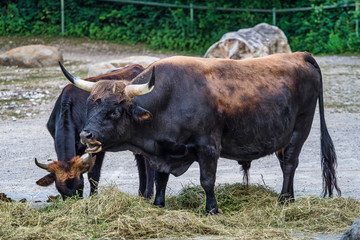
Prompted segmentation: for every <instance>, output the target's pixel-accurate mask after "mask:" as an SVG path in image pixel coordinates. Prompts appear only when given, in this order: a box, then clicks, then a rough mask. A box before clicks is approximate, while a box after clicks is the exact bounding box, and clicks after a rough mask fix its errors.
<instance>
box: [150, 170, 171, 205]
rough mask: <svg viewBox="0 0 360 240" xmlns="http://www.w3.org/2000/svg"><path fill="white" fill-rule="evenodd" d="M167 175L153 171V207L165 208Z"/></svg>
mask: <svg viewBox="0 0 360 240" xmlns="http://www.w3.org/2000/svg"><path fill="white" fill-rule="evenodd" d="M169 175H170V174H169V173H162V172H157V171H155V186H156V195H155V201H154V205H156V206H159V207H164V206H165V190H166V185H167V182H168V181H169Z"/></svg>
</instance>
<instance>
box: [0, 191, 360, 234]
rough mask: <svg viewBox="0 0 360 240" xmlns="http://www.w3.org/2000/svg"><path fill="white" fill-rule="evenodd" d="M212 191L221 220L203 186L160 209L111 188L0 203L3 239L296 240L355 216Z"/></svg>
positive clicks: (310, 202) (339, 209) (329, 205)
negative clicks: (37, 202) (76, 196)
mask: <svg viewBox="0 0 360 240" xmlns="http://www.w3.org/2000/svg"><path fill="white" fill-rule="evenodd" d="M216 192H217V198H218V202H219V205H220V208H221V209H222V210H223V211H224V214H219V215H217V216H207V217H206V216H204V214H203V211H204V209H205V205H204V193H203V191H202V190H201V188H200V187H188V188H185V189H184V190H183V192H181V193H180V194H179V195H178V196H171V197H169V198H168V199H167V207H166V208H163V209H160V208H156V207H154V206H152V204H150V203H149V202H146V201H144V200H142V199H141V198H138V197H135V196H131V195H128V194H125V193H122V192H120V191H119V190H117V189H116V187H114V186H110V187H107V188H105V189H103V190H102V192H101V194H100V195H98V196H94V197H89V198H86V199H81V200H67V201H65V202H63V201H55V202H54V203H52V204H51V205H49V206H46V207H41V208H35V207H33V205H32V204H31V203H19V202H17V203H11V202H0V239H97V238H101V239H148V238H191V237H199V236H209V237H214V238H217V237H220V236H221V238H231V239H232V238H236V239H293V238H294V235H292V233H298V232H305V233H306V232H313V233H328V232H340V231H344V230H346V229H347V228H348V227H349V226H350V225H351V224H352V222H353V220H354V219H356V218H357V217H358V215H359V212H360V211H359V210H360V202H358V201H356V200H353V199H350V198H326V199H324V198H320V197H306V198H299V199H297V200H296V201H295V203H292V204H287V205H280V204H278V203H277V194H276V193H275V192H273V191H272V190H270V189H268V188H265V187H263V186H249V187H246V186H244V185H241V184H234V185H222V186H219V187H217V189H216Z"/></svg>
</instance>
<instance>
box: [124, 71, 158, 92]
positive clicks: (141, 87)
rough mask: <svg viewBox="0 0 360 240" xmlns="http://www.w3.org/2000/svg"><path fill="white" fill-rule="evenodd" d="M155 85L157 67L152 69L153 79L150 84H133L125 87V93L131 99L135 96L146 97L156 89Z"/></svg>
mask: <svg viewBox="0 0 360 240" xmlns="http://www.w3.org/2000/svg"><path fill="white" fill-rule="evenodd" d="M154 84H155V66H153V68H152V72H151V78H150V81H149V82H148V83H145V84H131V85H127V86H126V87H125V93H126V95H128V96H129V97H130V98H133V97H135V96H139V95H144V94H147V93H149V92H151V91H152V90H153V89H154Z"/></svg>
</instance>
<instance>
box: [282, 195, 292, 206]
mask: <svg viewBox="0 0 360 240" xmlns="http://www.w3.org/2000/svg"><path fill="white" fill-rule="evenodd" d="M278 201H279V203H281V204H283V205H284V204H288V203H292V202H294V201H295V198H294V196H292V195H290V194H281V195H280V196H279V199H278Z"/></svg>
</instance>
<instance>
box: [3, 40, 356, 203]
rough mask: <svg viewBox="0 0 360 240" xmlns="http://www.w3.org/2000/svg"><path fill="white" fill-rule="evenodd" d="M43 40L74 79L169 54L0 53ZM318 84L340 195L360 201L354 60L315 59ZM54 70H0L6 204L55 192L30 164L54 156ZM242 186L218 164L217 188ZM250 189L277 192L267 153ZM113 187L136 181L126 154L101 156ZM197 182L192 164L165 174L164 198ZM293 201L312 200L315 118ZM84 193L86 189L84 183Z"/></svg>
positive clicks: (225, 163) (103, 46) (113, 47)
mask: <svg viewBox="0 0 360 240" xmlns="http://www.w3.org/2000/svg"><path fill="white" fill-rule="evenodd" d="M25 43H26V44H35V43H40V44H44V43H47V44H49V45H53V46H57V47H59V48H60V50H61V51H62V52H63V56H64V60H65V64H66V66H69V67H68V68H69V69H70V70H71V71H73V72H75V73H76V74H75V75H78V76H81V77H86V72H87V67H88V66H89V64H92V63H97V62H103V61H107V60H112V59H119V58H121V57H124V56H131V55H150V56H157V57H160V58H162V57H166V56H171V55H174V54H175V53H162V52H156V51H150V50H148V49H147V48H145V47H143V46H134V47H129V46H124V45H118V44H113V43H104V42H94V41H90V40H82V41H78V40H71V39H60V40H59V39H57V40H54V39H52V40H44V39H37V38H31V39H29V38H27V39H25V38H0V54H2V53H3V52H5V51H7V50H9V49H11V48H13V47H17V46H21V45H25ZM316 60H317V61H318V63H319V65H320V67H321V69H322V72H323V81H324V93H325V95H324V98H325V99H324V100H325V106H326V110H325V113H326V122H327V125H328V129H329V132H330V135H331V136H332V139H333V141H334V144H335V147H336V151H337V155H338V168H337V174H338V182H339V186H340V188H341V190H342V194H343V196H350V197H353V198H357V199H360V187H359V186H360V178H359V174H360V166H359V160H360V155H359V150H360V57H359V56H325V57H316ZM67 83H68V82H67V80H66V79H65V78H64V77H62V74H61V72H60V70H59V69H58V67H51V68H45V69H20V68H16V67H0V103H1V106H0V166H1V167H0V192H2V193H5V194H7V195H8V197H11V198H12V199H14V200H20V199H23V198H26V199H27V200H28V201H31V200H32V201H39V200H40V201H45V200H46V199H47V196H48V195H56V194H57V191H56V189H55V187H54V185H52V186H50V187H40V186H37V185H36V184H35V182H36V180H38V179H39V178H41V177H43V176H44V175H45V174H46V172H45V171H44V170H42V169H39V168H38V167H36V166H35V164H34V158H35V157H37V158H38V159H39V160H41V161H45V160H46V159H49V158H52V159H55V158H56V154H55V149H54V145H53V139H52V138H51V136H50V134H49V133H48V132H47V129H46V127H45V125H46V122H47V119H48V117H49V115H50V112H51V110H52V107H53V105H54V103H55V99H56V97H57V96H58V95H59V94H60V92H61V89H62V88H63V87H64V86H65V85H66V84H67ZM241 181H242V173H241V171H240V166H238V164H237V162H236V161H232V160H227V159H220V160H219V165H218V171H217V184H220V183H235V182H241ZM250 182H251V183H252V184H266V185H268V186H270V187H271V188H273V189H275V190H276V191H277V192H280V191H281V186H282V173H281V170H280V166H279V163H278V161H277V159H276V157H275V156H274V155H272V156H268V157H265V158H262V159H259V160H256V161H253V163H252V167H251V169H250ZM108 184H116V185H117V186H118V187H119V188H120V189H121V190H122V191H125V192H129V193H132V194H136V193H137V187H138V177H137V171H136V166H135V161H134V157H133V155H132V153H131V152H118V153H107V154H106V157H105V161H104V165H103V168H102V176H101V179H100V186H104V185H108ZM191 184H195V185H198V184H199V168H198V164H197V163H194V164H193V165H192V166H191V168H190V169H189V170H188V171H187V172H186V173H185V174H184V175H182V176H180V177H174V176H171V177H170V180H169V184H168V189H167V193H168V194H176V193H177V192H178V191H179V190H180V189H181V188H182V187H183V186H187V185H191ZM294 187H295V193H296V196H297V197H298V196H302V195H306V196H309V195H316V196H318V195H320V194H321V191H322V178H321V166H320V131H319V115H318V113H316V115H315V118H314V123H313V127H312V130H311V133H310V136H309V138H308V140H307V141H306V143H305V145H304V147H303V150H302V153H301V155H300V164H299V167H298V169H297V171H296V175H295V186H294ZM85 192H89V185H88V184H86V186H85Z"/></svg>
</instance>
